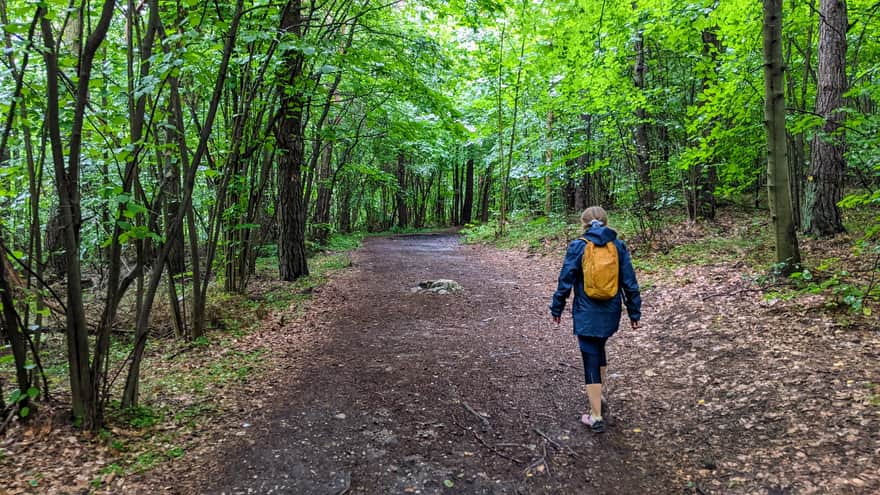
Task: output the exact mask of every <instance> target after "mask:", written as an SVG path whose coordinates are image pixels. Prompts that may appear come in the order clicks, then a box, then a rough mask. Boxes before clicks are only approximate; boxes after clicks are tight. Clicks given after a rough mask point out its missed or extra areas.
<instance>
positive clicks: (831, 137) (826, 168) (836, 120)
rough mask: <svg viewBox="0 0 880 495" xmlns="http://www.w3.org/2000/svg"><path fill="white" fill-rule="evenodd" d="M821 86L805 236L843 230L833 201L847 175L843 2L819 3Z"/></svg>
mask: <svg viewBox="0 0 880 495" xmlns="http://www.w3.org/2000/svg"><path fill="white" fill-rule="evenodd" d="M819 10H820V12H819V69H818V70H819V85H818V88H817V90H816V113H817V114H818V115H820V116H822V118H823V119H824V120H825V124H824V125H823V126H822V132H818V133H816V135H815V136H814V137H813V145H812V152H811V153H810V172H809V175H808V177H807V191H806V198H807V212H806V215H805V218H804V223H805V225H804V232H805V233H807V234H812V235H816V236H820V237H825V236H833V235H835V234H837V233H840V232H844V231H845V229H844V228H843V220H842V219H841V217H840V208H839V207H838V206H837V203H838V202H840V200H841V198H842V197H843V182H844V174H845V173H846V158H845V157H844V148H845V144H846V140H845V135H844V132H843V129H844V122H845V119H846V115H845V113H844V112H843V111H842V107H843V93H844V92H845V91H846V86H847V82H846V31H847V27H848V26H847V12H846V2H845V1H844V0H821V1H820V2H819Z"/></svg>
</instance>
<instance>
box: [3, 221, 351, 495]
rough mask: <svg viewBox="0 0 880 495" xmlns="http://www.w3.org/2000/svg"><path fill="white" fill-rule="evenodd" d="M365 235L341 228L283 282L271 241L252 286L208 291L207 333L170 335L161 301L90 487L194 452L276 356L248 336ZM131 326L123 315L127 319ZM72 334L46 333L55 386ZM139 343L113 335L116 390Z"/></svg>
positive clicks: (294, 305)
mask: <svg viewBox="0 0 880 495" xmlns="http://www.w3.org/2000/svg"><path fill="white" fill-rule="evenodd" d="M362 238H363V236H362V235H350V236H339V235H334V236H332V237H331V238H330V240H329V242H328V244H327V245H326V246H324V248H323V249H322V250H321V251H318V252H317V253H315V254H314V255H313V256H312V257H311V258H310V259H309V272H310V273H309V275H308V276H306V277H301V278H300V279H298V280H296V281H294V282H289V283H288V282H279V281H277V269H278V268H277V267H278V260H277V256H274V255H273V253H272V252H271V250H267V251H268V254H269V255H268V256H265V257H262V258H259V259H258V260H257V264H256V275H255V276H254V278H253V280H252V281H251V284H250V285H249V288H248V293H247V294H229V293H226V292H224V291H223V290H222V278H219V279H218V280H217V281H216V282H215V283H214V284H213V285H212V286H211V287H210V288H209V291H208V306H207V311H206V315H207V316H206V317H207V327H208V328H207V332H206V335H204V336H202V337H199V338H198V339H195V340H193V341H189V342H185V341H182V340H176V339H173V338H169V336H170V335H173V333H171V332H168V331H167V329H168V328H170V323H169V321H168V318H170V316H169V315H170V312H168V311H167V309H163V308H161V306H162V305H164V304H166V303H165V302H164V301H161V300H160V301H157V311H154V314H155V315H157V316H156V318H155V319H154V321H153V328H154V329H156V330H157V331H156V332H155V334H154V335H151V337H150V343H149V345H148V351H147V355H146V356H145V358H144V362H143V364H142V368H141V369H142V371H141V374H142V378H141V382H140V401H139V405H138V406H136V407H133V408H122V407H121V405H120V403H119V402H118V401H117V400H113V401H111V402H110V403H109V404H108V405H107V409H106V413H105V419H106V422H105V423H106V425H105V428H104V429H102V430H100V431H99V432H98V435H97V436H96V437H95V438H94V440H96V441H98V442H101V443H102V444H103V445H105V446H106V447H107V448H108V449H109V450H110V452H112V453H113V454H114V458H113V459H112V461H113V462H112V463H111V464H108V465H107V466H105V467H104V468H103V470H102V472H101V476H100V477H99V478H96V479H94V480H92V482H91V486H92V487H93V488H95V489H98V488H100V487H102V486H104V485H105V484H107V483H109V482H111V481H112V479H113V477H115V476H124V475H128V474H134V473H140V472H143V471H147V470H150V469H153V468H154V467H156V466H158V465H160V464H162V463H164V462H168V461H173V460H176V459H180V458H182V457H185V456H186V455H187V444H188V443H189V442H190V440H188V438H189V437H190V435H191V434H192V433H193V432H194V431H196V430H198V429H199V428H201V427H202V425H204V424H205V423H206V422H210V421H212V420H213V419H214V418H216V416H217V415H218V414H221V413H222V412H223V410H224V408H225V407H229V406H228V404H234V403H238V402H239V401H240V398H241V397H243V393H242V392H241V390H243V389H244V388H247V387H249V386H252V384H253V383H255V382H256V381H257V380H258V379H259V377H260V376H262V374H263V372H264V371H265V369H266V366H267V365H268V363H267V361H266V358H267V356H268V354H269V350H268V349H266V348H264V347H260V346H259V344H258V343H257V347H247V346H244V347H242V346H241V345H240V342H242V341H243V340H242V339H243V338H244V337H246V336H247V335H249V334H250V333H252V332H253V331H254V330H256V329H258V328H260V326H261V324H262V322H263V321H264V320H265V319H266V317H268V316H269V315H271V314H273V313H275V312H279V311H290V312H292V313H299V312H301V311H303V310H304V309H305V307H306V305H307V302H308V301H309V299H311V297H312V293H313V291H314V289H315V288H317V287H319V286H321V285H322V284H324V283H325V282H326V280H327V278H328V277H329V276H330V275H331V274H332V273H333V272H334V271H337V270H341V269H344V268H346V267H348V266H350V264H351V261H350V258H349V256H348V253H347V251H349V250H352V249H355V248H357V247H358V246H359V245H360V242H361V239H362ZM125 325H126V324H125V323H122V324H120V328H121V329H124V326H125ZM64 342H65V339H64V336H63V334H61V333H44V334H43V337H42V352H41V358H42V361H43V364H44V367H45V371H46V375H47V379H48V381H49V384H50V391H52V390H62V391H63V390H65V389H66V388H67V387H68V384H67V367H68V364H67V358H66V349H65V344H64ZM249 345H250V344H249ZM132 348H133V343H132V339H131V335H130V334H128V333H125V332H122V333H116V334H114V335H113V338H112V340H111V348H110V357H109V361H110V366H109V369H110V375H111V379H112V378H114V377H115V378H116V379H115V381H114V383H113V389H112V390H113V392H112V394H111V396H112V397H114V398H116V397H120V396H121V388H122V385H123V382H124V379H125V372H126V371H127V363H128V359H129V358H130V353H131V350H132ZM10 361H11V360H10ZM12 376H14V369H13V367H12V363H11V362H0V380H3V379H6V380H7V382H8V378H7V377H12ZM7 392H8V390H7ZM62 395H63V394H62ZM221 398H222V400H221ZM250 402H251V401H250V400H245V401H244V403H245V404H247V403H250ZM62 407H63V406H62ZM108 480H109V481H108Z"/></svg>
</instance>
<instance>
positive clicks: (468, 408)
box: [461, 402, 492, 432]
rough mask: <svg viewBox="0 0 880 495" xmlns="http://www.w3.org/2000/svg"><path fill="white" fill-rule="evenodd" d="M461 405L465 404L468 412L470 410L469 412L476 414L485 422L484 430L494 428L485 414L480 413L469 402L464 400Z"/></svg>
mask: <svg viewBox="0 0 880 495" xmlns="http://www.w3.org/2000/svg"><path fill="white" fill-rule="evenodd" d="M461 405H463V406H464V408H465V409H467V412H469V413H471V414H473V415H474V416H476V417H477V418H478V419H479V420H480V421H481V422H482V423H483V431H484V432H485V431H488V430H490V429H492V424H491V423H489V420H488V419H486V417H485V416H483V415H482V414H480V413H478V412H477V411H476V410H474V408H473V407H471V406H469V405H468V404H467V402H462V403H461Z"/></svg>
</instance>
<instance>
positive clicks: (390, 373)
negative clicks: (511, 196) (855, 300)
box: [192, 234, 681, 494]
mask: <svg viewBox="0 0 880 495" xmlns="http://www.w3.org/2000/svg"><path fill="white" fill-rule="evenodd" d="M353 263H354V266H353V268H352V269H350V270H348V271H347V272H345V273H343V274H342V275H341V276H339V277H336V278H334V280H332V281H331V282H330V283H329V284H328V285H327V286H326V287H325V288H324V289H323V290H321V291H320V293H318V294H316V296H315V299H314V302H313V304H312V309H311V310H310V312H309V314H308V315H307V316H306V317H305V318H303V322H306V324H305V325H303V328H301V329H292V328H289V327H288V328H285V329H284V330H283V331H292V332H299V333H301V338H300V339H299V341H300V342H312V343H313V345H310V346H305V345H304V346H301V347H297V346H295V345H291V346H290V347H289V348H288V349H285V350H283V351H282V352H285V353H287V354H288V355H289V359H290V363H289V364H288V365H287V366H285V367H286V368H287V369H286V370H285V371H283V372H282V373H283V376H284V377H285V378H284V379H281V380H278V384H277V385H276V387H277V388H278V390H277V393H276V396H275V398H274V399H273V401H272V402H273V403H274V406H271V409H272V410H271V411H270V412H269V413H267V415H266V418H265V419H264V420H255V424H254V425H253V426H250V425H247V426H248V429H247V433H246V435H245V434H243V435H245V436H246V440H245V441H241V442H238V446H237V447H235V448H230V449H226V450H225V452H224V455H223V457H222V459H221V461H220V467H219V473H218V475H217V476H216V477H214V478H213V480H212V481H211V482H210V483H209V485H208V486H201V487H192V488H193V490H194V491H198V492H202V493H226V494H233V493H235V494H238V493H261V494H270V493H315V494H325V493H326V494H342V493H475V494H477V493H479V494H482V493H485V494H490V493H600V494H601V493H616V494H626V493H633V494H636V493H671V492H673V491H676V490H675V489H674V488H673V486H672V484H671V482H669V481H667V478H664V477H663V476H659V475H658V472H659V471H660V470H659V469H657V468H656V466H651V465H648V463H650V461H649V460H646V457H645V456H644V455H636V453H635V450H636V449H634V448H633V446H634V442H637V441H638V438H639V437H638V435H636V434H633V433H632V432H631V431H630V430H631V429H632V426H631V425H630V426H628V425H627V422H626V417H627V415H628V411H627V410H626V406H625V405H624V406H623V407H619V408H618V409H619V410H618V411H617V412H616V414H615V417H616V418H618V419H617V420H616V424H612V425H611V427H610V428H609V432H608V433H606V434H604V435H598V436H597V435H593V434H592V433H591V432H589V431H587V430H586V429H585V428H584V427H582V426H580V425H579V423H578V417H579V415H580V414H581V412H582V409H583V407H584V405H583V403H584V401H583V399H581V395H580V389H581V384H582V375H581V371H580V356H579V354H578V352H577V348H576V343H575V341H574V338H573V336H572V335H571V333H570V332H571V330H570V328H571V327H570V324H566V325H562V326H561V327H559V328H555V327H553V326H552V325H551V323H550V319H549V316H548V312H547V309H546V306H547V303H548V301H549V296H550V294H551V291H552V290H553V287H554V285H555V275H556V274H555V273H553V272H550V273H548V272H547V267H548V265H549V264H550V263H549V260H541V261H540V263H535V262H534V260H530V259H527V258H525V257H524V256H523V254H522V253H518V252H503V251H495V250H491V249H487V248H478V247H472V246H462V245H459V243H458V240H457V237H455V236H454V235H452V234H440V235H414V236H396V237H390V238H376V239H368V240H367V241H366V242H365V245H364V247H363V249H361V250H359V251H358V252H357V253H356V254H355V255H354V259H353ZM429 279H453V280H455V281H457V282H459V283H460V284H461V285H462V286H463V287H464V292H463V294H455V295H452V294H449V295H439V294H433V293H413V292H411V290H410V289H411V288H412V287H415V286H416V285H417V284H418V283H419V282H420V281H423V280H429ZM611 353H612V354H611V356H610V359H611V360H612V370H613V360H614V359H621V357H620V356H615V355H614V349H613V348H612V351H611ZM612 387H613V384H612ZM611 397H612V405H614V402H613V397H614V396H613V388H612V396H611ZM680 489H681V488H680V487H679V488H678V490H680Z"/></svg>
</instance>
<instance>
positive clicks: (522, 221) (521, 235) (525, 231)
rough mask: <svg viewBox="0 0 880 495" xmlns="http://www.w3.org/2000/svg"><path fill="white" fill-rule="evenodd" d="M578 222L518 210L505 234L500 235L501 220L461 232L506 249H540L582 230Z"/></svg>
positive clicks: (468, 238) (467, 237) (468, 239)
mask: <svg viewBox="0 0 880 495" xmlns="http://www.w3.org/2000/svg"><path fill="white" fill-rule="evenodd" d="M579 228H580V227H579V224H577V225H575V224H572V223H571V222H569V221H568V220H567V219H566V218H565V217H562V216H549V217H548V216H537V217H531V218H529V217H526V216H524V215H521V214H517V213H514V214H513V215H512V217H511V220H510V223H509V224H508V225H506V226H505V229H504V235H501V236H499V235H498V231H499V228H498V223H497V222H489V223H486V224H469V225H467V226H466V227H465V228H464V229H463V230H462V231H461V233H462V234H463V235H464V238H465V242H468V243H491V244H495V245H497V246H499V247H504V248H528V249H529V250H538V249H542V248H543V247H545V246H546V245H547V244H548V243H551V242H552V241H559V240H564V239H572V238H574V237H576V236H577V235H578V234H579V232H578V230H579Z"/></svg>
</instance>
